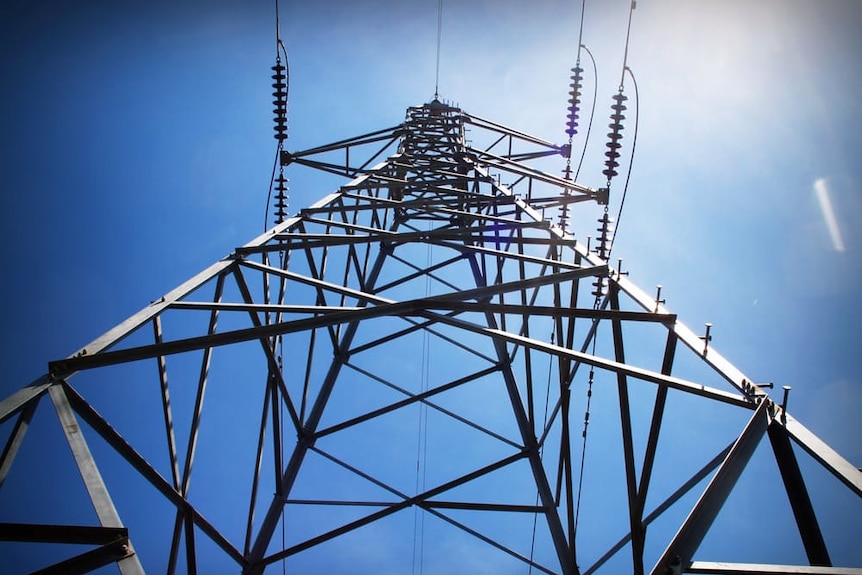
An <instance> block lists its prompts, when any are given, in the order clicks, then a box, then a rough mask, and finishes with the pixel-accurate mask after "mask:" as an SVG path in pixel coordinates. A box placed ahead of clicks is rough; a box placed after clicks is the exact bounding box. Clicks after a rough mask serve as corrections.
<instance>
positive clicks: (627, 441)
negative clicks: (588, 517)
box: [608, 280, 645, 575]
mask: <svg viewBox="0 0 862 575" xmlns="http://www.w3.org/2000/svg"><path fill="white" fill-rule="evenodd" d="M619 296H620V289H619V285H618V284H617V282H616V281H613V280H612V281H611V284H610V291H609V293H608V299H610V304H611V309H612V310H613V311H619V310H620V297H619ZM611 326H612V331H613V340H614V357H615V359H616V361H618V362H620V363H625V361H626V357H625V349H624V348H623V331H622V322H621V321H620V320H619V319H617V318H616V317H615V318H614V319H612V320H611ZM617 391H618V394H619V401H620V424H621V426H622V437H623V459H624V461H625V467H626V495H627V497H628V503H629V524H630V526H631V533H632V570H633V572H634V575H643V572H644V564H643V554H644V539H645V537H644V535H645V532H644V527H643V521H642V518H641V512H640V510H641V507H640V505H639V503H638V501H639V500H638V486H637V476H636V472H635V455H634V441H633V439H632V418H631V408H630V406H629V390H628V383H627V381H626V376H625V374H623V373H620V372H617Z"/></svg>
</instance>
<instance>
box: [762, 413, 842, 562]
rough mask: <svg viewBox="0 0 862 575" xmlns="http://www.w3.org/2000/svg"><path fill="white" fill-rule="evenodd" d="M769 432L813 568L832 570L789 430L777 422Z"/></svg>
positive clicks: (772, 424) (770, 426)
mask: <svg viewBox="0 0 862 575" xmlns="http://www.w3.org/2000/svg"><path fill="white" fill-rule="evenodd" d="M782 413H783V412H782ZM766 431H767V435H769V442H770V443H771V444H772V452H773V453H774V454H775V461H776V462H777V463H778V470H779V471H780V472H781V479H782V481H784V488H785V489H786V490H787V498H788V499H789V500H790V507H791V508H792V509H793V516H794V517H795V518H796V527H797V528H798V529H799V536H800V537H802V544H803V545H804V546H805V553H806V554H807V555H808V562H809V563H810V564H811V565H817V566H822V567H831V566H832V561H831V560H830V559H829V552H828V550H827V549H826V542H825V541H824V540H823V534H822V533H821V532H820V525H819V524H818V523H817V516H816V515H815V514H814V507H813V506H812V505H811V499H810V498H809V497H808V489H806V487H805V480H804V479H803V478H802V473H801V472H800V471H799V464H798V463H797V462H796V455H795V454H794V453H793V446H792V445H791V444H790V438H789V437H788V436H787V430H786V429H785V428H784V426H782V425H781V424H779V423H778V422H777V421H775V420H773V421H772V423H770V424H769V427H768V428H767V429H766Z"/></svg>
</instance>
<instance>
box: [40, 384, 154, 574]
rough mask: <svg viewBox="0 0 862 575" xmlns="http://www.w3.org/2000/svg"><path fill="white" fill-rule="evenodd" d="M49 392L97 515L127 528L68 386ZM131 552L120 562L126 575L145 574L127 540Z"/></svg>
mask: <svg viewBox="0 0 862 575" xmlns="http://www.w3.org/2000/svg"><path fill="white" fill-rule="evenodd" d="M48 393H49V394H50V395H51V401H52V402H53V404H54V409H55V410H56V411H57V418H58V419H59V420H60V425H61V426H62V428H63V433H64V435H65V436H66V441H67V442H68V443H69V447H70V448H71V450H72V456H73V457H74V458H75V463H76V465H77V467H78V471H79V472H80V474H81V478H82V479H83V480H84V486H85V487H86V489H87V493H88V494H89V496H90V501H91V502H92V504H93V507H94V508H95V510H96V516H97V517H98V518H99V523H100V524H101V525H102V526H103V527H123V522H122V521H121V520H120V516H119V514H118V513H117V508H116V507H114V502H113V500H112V499H111V495H110V493H108V488H107V487H106V486H105V482H104V480H103V479H102V474H101V473H100V472H99V468H98V467H97V466H96V460H95V459H93V455H92V453H91V452H90V447H89V446H88V445H87V440H86V439H84V435H83V433H82V432H81V426H80V425H78V420H77V418H76V417H75V413H74V412H73V411H72V405H71V403H70V402H69V398H68V396H67V395H66V389H65V386H62V385H54V386H52V387H51V388H50V389H49V390H48ZM127 546H128V547H127V549H126V550H127V551H128V553H126V554H125V555H124V557H125V558H122V559H120V560H119V561H118V562H117V566H118V567H119V568H120V572H121V573H123V575H138V574H140V575H143V573H144V569H143V567H142V566H141V563H140V561H139V560H138V557H137V556H136V555H135V554H134V551H133V550H132V547H131V543H127Z"/></svg>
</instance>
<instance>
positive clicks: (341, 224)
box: [279, 212, 413, 241]
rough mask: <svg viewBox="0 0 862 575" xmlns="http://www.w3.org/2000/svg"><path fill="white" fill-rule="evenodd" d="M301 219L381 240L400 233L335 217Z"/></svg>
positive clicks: (308, 223) (397, 235) (307, 223)
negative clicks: (369, 235)
mask: <svg viewBox="0 0 862 575" xmlns="http://www.w3.org/2000/svg"><path fill="white" fill-rule="evenodd" d="M336 213H337V212H336ZM302 220H303V222H305V224H306V225H313V224H317V225H319V226H321V227H326V228H327V229H329V228H343V229H345V230H352V231H354V232H362V233H364V234H377V236H378V237H377V240H378V241H380V240H382V239H383V238H384V237H387V236H391V237H399V236H400V235H401V233H399V232H394V231H391V230H387V229H382V228H372V227H370V226H362V225H359V224H351V223H349V222H345V221H339V220H336V219H331V220H326V219H318V218H313V217H303V218H302ZM292 235H293V234H289V235H286V236H285V237H283V238H281V236H279V237H280V238H281V239H290V238H291V236H292ZM325 235H328V234H325ZM408 235H413V232H408Z"/></svg>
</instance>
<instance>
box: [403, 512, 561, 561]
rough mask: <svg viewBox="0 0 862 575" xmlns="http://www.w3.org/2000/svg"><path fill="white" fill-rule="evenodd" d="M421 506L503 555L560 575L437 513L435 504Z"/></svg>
mask: <svg viewBox="0 0 862 575" xmlns="http://www.w3.org/2000/svg"><path fill="white" fill-rule="evenodd" d="M419 506H420V507H422V509H424V510H425V511H427V512H428V513H430V514H431V515H434V516H435V517H437V518H439V519H442V520H443V521H445V522H447V523H449V524H450V525H453V526H455V527H457V528H458V529H460V530H462V531H464V532H465V533H468V534H470V535H472V536H473V537H475V538H477V539H479V540H480V541H484V542H485V543H487V544H488V545H491V546H492V547H495V548H496V549H499V550H500V551H502V552H503V553H506V554H508V555H511V556H512V557H514V558H516V559H519V560H521V561H523V562H524V563H526V564H527V565H530V566H531V567H533V568H535V569H538V570H539V571H541V572H543V573H548V574H549V575H557V574H558V572H557V571H554V570H552V569H549V568H548V567H545V566H544V565H542V564H540V563H536V562H535V561H533V560H532V559H530V558H529V557H525V556H524V555H522V554H520V553H518V552H517V551H515V550H513V549H509V548H508V547H506V546H505V545H503V544H502V543H500V542H499V541H496V540H494V539H491V538H490V537H488V536H487V535H483V534H482V533H480V532H478V531H476V530H475V529H472V528H471V527H468V526H466V525H464V524H463V523H461V522H460V521H456V520H455V519H453V518H451V517H449V516H448V515H446V514H444V513H441V512H440V511H437V509H436V507H435V506H434V505H433V504H431V502H428V501H426V502H424V503H420V504H419Z"/></svg>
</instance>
